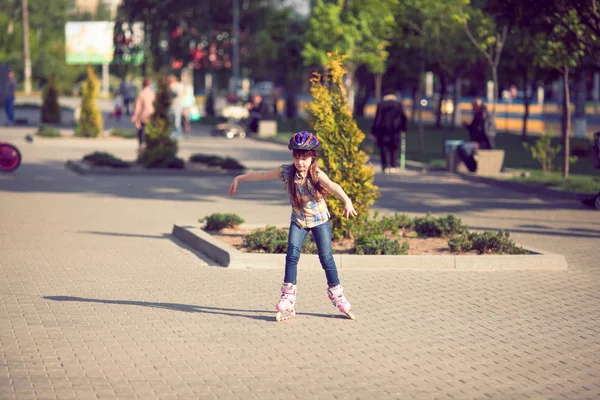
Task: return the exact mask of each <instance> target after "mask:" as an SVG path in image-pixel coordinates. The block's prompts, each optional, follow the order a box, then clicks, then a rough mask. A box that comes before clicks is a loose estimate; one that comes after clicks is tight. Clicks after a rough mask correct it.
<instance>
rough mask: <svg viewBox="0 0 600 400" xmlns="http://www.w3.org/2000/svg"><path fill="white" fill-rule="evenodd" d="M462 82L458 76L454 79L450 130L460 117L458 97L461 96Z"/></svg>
mask: <svg viewBox="0 0 600 400" xmlns="http://www.w3.org/2000/svg"><path fill="white" fill-rule="evenodd" d="M461 85H462V82H461V79H460V77H456V78H455V79H454V93H453V98H452V101H453V103H454V112H453V113H452V130H454V128H455V127H456V122H457V120H458V119H459V118H460V115H461V112H460V98H461V97H462V90H461V89H462V88H461Z"/></svg>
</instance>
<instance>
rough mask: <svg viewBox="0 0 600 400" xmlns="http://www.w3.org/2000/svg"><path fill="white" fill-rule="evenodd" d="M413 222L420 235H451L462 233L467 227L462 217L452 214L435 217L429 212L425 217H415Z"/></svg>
mask: <svg viewBox="0 0 600 400" xmlns="http://www.w3.org/2000/svg"><path fill="white" fill-rule="evenodd" d="M413 223H414V227H413V228H414V230H415V232H417V234H418V235H419V236H420V237H450V236H454V235H458V234H461V233H462V232H465V231H466V229H467V227H466V226H465V225H464V224H463V223H462V221H461V219H460V218H457V217H456V216H454V215H452V214H448V215H446V216H445V217H438V218H435V217H432V216H431V214H430V213H427V215H426V216H425V217H417V218H415V219H414V220H413Z"/></svg>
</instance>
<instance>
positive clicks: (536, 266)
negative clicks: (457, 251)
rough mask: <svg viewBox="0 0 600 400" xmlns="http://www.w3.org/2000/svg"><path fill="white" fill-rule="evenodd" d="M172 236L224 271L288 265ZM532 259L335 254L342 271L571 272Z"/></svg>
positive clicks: (314, 259)
mask: <svg viewBox="0 0 600 400" xmlns="http://www.w3.org/2000/svg"><path fill="white" fill-rule="evenodd" d="M173 236H175V237H176V238H178V239H179V240H181V241H182V242H184V243H186V244H187V245H189V246H191V247H192V248H194V249H195V250H198V251H200V252H202V253H204V254H206V255H207V256H208V257H209V258H211V259H213V260H214V261H215V262H217V263H218V264H219V265H221V266H223V267H228V268H233V269H246V268H248V269H271V268H279V269H280V268H281V267H282V265H285V254H261V253H243V252H241V251H239V250H238V249H236V248H234V247H233V246H230V245H228V244H226V243H223V242H222V241H220V240H218V239H216V238H214V237H213V236H212V235H210V234H208V233H206V232H205V231H203V230H202V229H200V228H199V227H198V225H178V224H174V225H173ZM523 248H525V249H526V250H528V251H531V252H532V253H534V254H530V255H485V256H475V255H472V256H471V255H444V256H435V255H406V256H385V255H356V254H334V255H333V258H334V259H335V262H336V264H337V266H338V268H340V269H369V270H378V269H401V270H407V271H516V270H538V271H542V270H543V271H561V270H566V269H568V266H567V261H566V259H565V257H564V256H563V255H561V254H553V253H547V252H541V251H539V250H534V249H531V248H527V247H523ZM301 262H302V264H303V267H309V268H313V267H315V268H321V264H320V262H319V257H318V256H317V255H316V254H303V255H302V257H301Z"/></svg>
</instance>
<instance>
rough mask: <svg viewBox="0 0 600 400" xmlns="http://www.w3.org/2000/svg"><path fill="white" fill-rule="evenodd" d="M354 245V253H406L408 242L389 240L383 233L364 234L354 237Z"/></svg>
mask: <svg viewBox="0 0 600 400" xmlns="http://www.w3.org/2000/svg"><path fill="white" fill-rule="evenodd" d="M354 247H355V249H356V254H369V255H371V254H375V255H379V254H384V255H406V254H408V248H409V245H408V242H403V243H402V245H400V243H399V242H398V241H397V240H390V239H388V238H386V237H384V236H383V235H371V234H364V235H359V236H357V237H356V239H355V241H354Z"/></svg>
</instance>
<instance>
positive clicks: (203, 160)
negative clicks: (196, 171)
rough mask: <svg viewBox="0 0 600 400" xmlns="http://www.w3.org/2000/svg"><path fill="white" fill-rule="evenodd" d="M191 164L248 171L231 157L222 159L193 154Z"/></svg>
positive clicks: (212, 155) (213, 155)
mask: <svg viewBox="0 0 600 400" xmlns="http://www.w3.org/2000/svg"><path fill="white" fill-rule="evenodd" d="M189 160H190V162H193V163H200V164H206V165H208V166H211V167H221V168H225V169H246V167H244V166H243V165H242V164H240V163H239V162H238V161H237V160H236V159H233V158H231V157H221V156H218V155H215V154H200V153H198V154H192V155H191V156H190V158H189Z"/></svg>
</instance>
